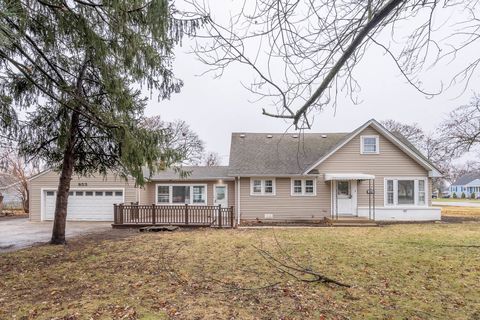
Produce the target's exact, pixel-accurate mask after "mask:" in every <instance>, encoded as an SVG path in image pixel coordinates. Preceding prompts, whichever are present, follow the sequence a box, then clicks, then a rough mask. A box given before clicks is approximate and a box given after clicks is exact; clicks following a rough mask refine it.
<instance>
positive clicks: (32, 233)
mask: <svg viewBox="0 0 480 320" xmlns="http://www.w3.org/2000/svg"><path fill="white" fill-rule="evenodd" d="M52 225H53V222H30V221H28V219H27V218H21V219H5V220H0V252H7V251H15V250H18V249H21V248H26V247H29V246H32V245H34V244H38V243H46V242H48V241H49V240H50V237H51V235H52ZM111 229H112V227H111V222H80V221H78V222H77V221H68V222H67V234H66V236H67V240H68V238H69V237H73V236H78V235H82V234H89V233H101V232H108V231H109V230H111Z"/></svg>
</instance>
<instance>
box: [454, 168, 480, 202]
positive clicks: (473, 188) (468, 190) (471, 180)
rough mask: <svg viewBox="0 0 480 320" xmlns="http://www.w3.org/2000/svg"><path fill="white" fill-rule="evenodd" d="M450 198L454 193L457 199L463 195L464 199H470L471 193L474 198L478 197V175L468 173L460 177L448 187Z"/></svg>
mask: <svg viewBox="0 0 480 320" xmlns="http://www.w3.org/2000/svg"><path fill="white" fill-rule="evenodd" d="M449 191H450V196H453V194H454V193H455V194H456V195H457V197H458V198H460V197H461V196H462V193H465V197H467V198H470V197H471V195H472V194H473V193H475V197H476V198H478V197H479V196H480V173H470V174H466V175H463V176H461V177H460V178H458V179H457V180H456V181H455V182H454V183H452V185H451V186H450V189H449Z"/></svg>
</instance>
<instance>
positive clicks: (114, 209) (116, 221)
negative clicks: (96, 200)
mask: <svg viewBox="0 0 480 320" xmlns="http://www.w3.org/2000/svg"><path fill="white" fill-rule="evenodd" d="M113 223H114V224H118V212H117V204H116V203H114V204H113Z"/></svg>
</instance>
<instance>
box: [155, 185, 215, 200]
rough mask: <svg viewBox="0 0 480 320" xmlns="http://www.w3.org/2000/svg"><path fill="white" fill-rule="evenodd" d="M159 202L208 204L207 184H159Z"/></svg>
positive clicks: (157, 187) (157, 197)
mask: <svg viewBox="0 0 480 320" xmlns="http://www.w3.org/2000/svg"><path fill="white" fill-rule="evenodd" d="M155 193H156V197H155V198H156V203H157V204H173V205H179V204H194V205H206V204H207V185H206V184H157V185H156V190H155Z"/></svg>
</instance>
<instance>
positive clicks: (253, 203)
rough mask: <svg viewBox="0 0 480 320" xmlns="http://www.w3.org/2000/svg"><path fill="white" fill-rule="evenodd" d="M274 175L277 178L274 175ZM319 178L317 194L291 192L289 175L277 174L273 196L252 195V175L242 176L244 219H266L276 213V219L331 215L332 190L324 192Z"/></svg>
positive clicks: (311, 217) (304, 218)
mask: <svg viewBox="0 0 480 320" xmlns="http://www.w3.org/2000/svg"><path fill="white" fill-rule="evenodd" d="M271 179H275V178H271ZM321 183H322V181H321V179H317V195H316V196H292V195H291V180H290V178H276V179H275V185H276V192H275V195H274V196H260V195H250V178H241V180H240V193H241V196H240V210H241V219H242V220H255V219H259V220H264V219H265V214H273V219H275V220H297V219H298V220H312V219H313V220H316V219H323V217H329V216H330V211H329V208H330V192H325V191H324V190H323V188H322V186H321Z"/></svg>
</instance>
